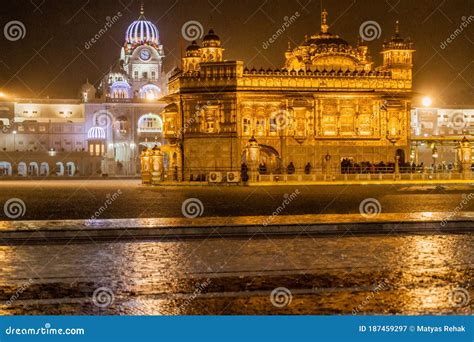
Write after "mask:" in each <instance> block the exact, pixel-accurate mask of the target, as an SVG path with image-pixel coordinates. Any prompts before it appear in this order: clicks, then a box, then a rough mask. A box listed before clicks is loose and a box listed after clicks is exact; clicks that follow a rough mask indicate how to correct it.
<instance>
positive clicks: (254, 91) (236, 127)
mask: <svg viewBox="0 0 474 342" xmlns="http://www.w3.org/2000/svg"><path fill="white" fill-rule="evenodd" d="M413 52H414V50H413V49H412V43H411V42H410V41H408V40H406V39H404V38H402V37H401V35H400V33H399V28H398V23H397V28H396V32H395V34H394V36H393V37H392V38H391V39H390V40H389V41H387V42H385V43H384V46H383V51H382V52H381V53H382V56H383V64H382V65H381V66H379V67H374V66H373V63H372V62H371V58H370V55H369V50H368V47H367V45H366V44H365V43H364V42H363V41H362V40H360V41H359V43H358V44H357V46H356V47H352V46H351V45H350V44H349V43H347V42H346V41H345V40H343V39H342V38H340V37H339V36H337V35H335V34H332V33H330V32H329V25H328V23H327V12H325V11H324V12H323V14H322V25H321V32H320V33H318V34H315V35H313V36H311V37H305V40H304V42H303V43H302V44H301V45H300V46H297V47H295V48H291V47H290V46H289V48H288V50H287V51H286V52H285V63H284V66H283V68H282V69H276V70H273V69H268V70H264V69H260V70H256V69H252V70H249V69H248V68H246V67H245V66H244V63H243V62H241V61H226V60H224V59H223V48H222V46H221V41H220V39H219V37H218V36H217V35H216V34H215V33H214V31H212V30H211V31H210V32H209V34H208V35H207V36H205V37H204V39H203V42H202V47H201V46H199V45H198V43H197V42H193V43H192V45H191V46H189V47H188V49H187V50H186V56H185V57H184V58H183V70H175V71H174V73H173V74H172V76H171V78H170V80H169V89H168V91H169V95H168V96H167V97H165V101H166V102H167V103H169V104H170V106H172V108H174V109H175V110H176V111H175V112H174V113H172V111H171V112H170V111H168V114H169V115H172V116H174V117H175V119H176V120H177V122H179V126H181V127H182V132H180V134H179V139H178V140H179V141H180V143H182V149H183V158H182V159H183V160H182V162H183V164H182V165H183V167H184V171H185V172H184V174H185V177H191V176H194V175H195V174H197V173H199V172H202V173H206V172H210V171H229V170H238V169H239V168H240V165H241V164H242V163H243V162H246V157H247V156H248V154H247V153H246V151H247V147H248V144H249V140H250V139H251V138H252V137H255V139H256V140H257V141H258V144H259V147H260V157H259V163H264V164H265V165H266V167H267V169H268V171H269V172H279V171H281V170H282V169H285V168H286V166H287V165H288V164H289V163H293V164H294V165H295V167H296V169H297V170H302V169H303V168H304V166H305V165H307V163H310V164H311V165H312V166H313V167H314V168H315V169H316V170H317V169H318V168H323V167H324V166H325V165H324V164H325V163H327V160H328V159H329V158H327V156H328V155H329V156H331V158H330V160H331V163H333V165H332V166H334V167H337V164H338V161H339V160H342V159H343V158H350V159H353V160H354V161H357V162H362V161H370V162H380V161H384V162H393V161H394V160H395V156H396V155H397V154H398V155H399V156H400V157H401V158H402V159H403V158H404V156H405V155H406V154H407V153H408V152H409V149H410V148H409V137H410V110H411V97H412V69H413V62H412V55H413ZM170 108H171V107H170ZM165 133H166V132H165Z"/></svg>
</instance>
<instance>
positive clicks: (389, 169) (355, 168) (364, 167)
mask: <svg viewBox="0 0 474 342" xmlns="http://www.w3.org/2000/svg"><path fill="white" fill-rule="evenodd" d="M454 168H455V167H454V165H453V164H451V163H450V164H446V163H440V164H438V165H429V166H425V164H424V163H420V164H415V163H402V162H400V164H399V172H400V173H423V172H427V171H434V172H452V171H454ZM395 169H396V168H395V162H383V161H381V162H380V163H372V162H369V161H365V162H360V163H356V162H354V161H353V160H351V159H343V160H342V161H341V165H340V171H341V174H380V173H387V174H390V173H395V171H396V170H395ZM242 171H244V172H245V173H247V172H248V167H247V165H246V164H243V165H242ZM258 172H259V174H261V175H266V174H269V173H273V174H288V175H294V174H297V173H301V172H304V174H306V175H310V174H312V173H313V166H312V165H311V163H307V164H306V165H305V167H304V169H303V170H300V169H298V170H297V169H296V167H295V164H294V163H293V162H290V163H289V164H288V166H287V167H286V168H280V169H278V170H272V171H271V172H270V171H269V170H268V167H267V165H266V164H265V163H263V162H262V163H260V164H259V167H258Z"/></svg>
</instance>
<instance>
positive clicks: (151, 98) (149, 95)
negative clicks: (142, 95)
mask: <svg viewBox="0 0 474 342" xmlns="http://www.w3.org/2000/svg"><path fill="white" fill-rule="evenodd" d="M146 99H147V100H148V101H155V100H156V97H155V94H153V93H148V94H146Z"/></svg>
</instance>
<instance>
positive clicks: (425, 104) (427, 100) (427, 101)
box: [421, 96, 433, 108]
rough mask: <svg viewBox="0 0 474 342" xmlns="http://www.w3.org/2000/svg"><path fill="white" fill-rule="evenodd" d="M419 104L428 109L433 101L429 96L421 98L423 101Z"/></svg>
mask: <svg viewBox="0 0 474 342" xmlns="http://www.w3.org/2000/svg"><path fill="white" fill-rule="evenodd" d="M421 103H422V105H423V107H425V108H429V107H431V106H432V105H433V100H432V99H431V97H429V96H425V97H423V99H422V100H421Z"/></svg>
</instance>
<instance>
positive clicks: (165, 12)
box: [0, 0, 474, 106]
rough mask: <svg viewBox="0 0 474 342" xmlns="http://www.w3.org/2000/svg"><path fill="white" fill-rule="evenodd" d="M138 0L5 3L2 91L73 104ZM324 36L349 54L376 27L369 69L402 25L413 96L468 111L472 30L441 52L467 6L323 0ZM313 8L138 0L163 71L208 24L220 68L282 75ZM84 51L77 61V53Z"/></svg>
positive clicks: (314, 20) (113, 50) (317, 7)
mask: <svg viewBox="0 0 474 342" xmlns="http://www.w3.org/2000/svg"><path fill="white" fill-rule="evenodd" d="M139 7H140V1H139V0H118V1H117V0H114V1H112V0H100V1H98V0H76V1H66V0H63V1H59V0H31V1H30V0H16V1H6V0H2V14H1V22H0V24H1V28H2V31H1V33H0V88H1V90H2V91H4V92H8V93H13V94H15V95H16V96H21V97H46V96H50V97H70V98H74V97H76V96H77V93H78V89H79V87H80V85H81V84H82V83H84V82H85V80H86V78H89V80H90V81H91V82H94V83H96V85H97V84H98V80H99V79H100V78H101V76H102V75H103V74H104V73H105V72H107V70H108V69H109V66H110V65H111V64H112V63H113V62H114V61H115V60H116V59H117V58H118V57H119V51H120V46H121V45H122V43H123V41H124V34H125V30H126V28H127V27H128V25H129V24H130V23H131V22H132V21H133V20H136V19H137V18H138V15H139ZM324 7H326V8H327V10H328V12H329V24H330V31H331V32H332V33H336V34H339V35H340V36H341V37H342V38H344V39H346V40H347V41H349V42H350V43H352V44H353V45H354V44H355V43H356V39H357V35H358V32H359V27H360V25H361V24H362V23H363V22H365V21H368V20H374V21H376V22H378V23H379V24H380V26H381V28H382V31H383V32H382V37H381V38H380V39H378V40H375V41H373V42H370V43H369V48H370V52H371V55H372V57H373V58H374V61H375V62H376V65H378V64H379V63H380V56H379V52H380V50H381V44H382V41H383V39H386V38H389V37H390V36H391V35H392V34H393V31H394V22H395V20H397V19H399V20H400V21H401V32H402V35H404V36H409V37H411V38H412V40H413V41H414V43H415V48H416V50H417V52H416V55H415V70H414V72H415V89H416V91H418V92H420V93H428V94H431V95H432V96H433V97H434V98H435V100H436V101H435V102H436V104H438V105H441V106H442V105H448V104H450V105H456V104H458V105H473V106H474V100H473V95H474V91H473V83H474V82H473V80H474V63H473V52H474V21H473V22H471V24H470V25H469V26H468V27H467V28H465V29H464V31H463V32H462V34H461V35H459V36H458V37H457V38H456V39H455V40H454V42H452V43H451V44H449V45H448V47H447V48H446V49H444V50H443V49H441V48H440V44H441V42H443V41H445V40H446V39H447V38H448V37H449V36H450V35H451V34H452V33H453V32H454V31H455V30H456V29H457V28H459V26H460V25H461V23H462V21H463V19H462V18H463V17H469V16H470V15H474V11H473V9H474V0H444V1H443V0H441V1H430V0H416V1H415V0H387V1H385V0H356V1H354V0H337V1H336V0H325V1H324ZM118 11H120V12H121V13H123V16H122V18H121V19H120V20H119V21H118V22H117V23H116V24H115V25H114V26H113V27H112V28H111V29H110V30H109V32H107V34H106V35H104V36H103V37H102V38H101V39H100V40H99V42H98V43H96V44H95V45H94V46H93V47H92V48H91V49H89V50H86V49H85V48H84V45H85V42H87V41H88V40H89V39H90V38H91V37H93V36H94V35H95V34H96V33H97V32H98V31H99V29H100V28H101V27H103V25H104V24H105V23H106V17H107V16H113V15H115V14H116V13H117V12H118ZM296 11H298V12H299V13H300V14H301V16H300V17H299V18H298V19H297V20H296V22H295V23H294V24H293V25H291V27H290V28H289V29H288V30H287V31H286V32H285V33H284V35H283V36H281V37H280V38H279V39H278V40H277V41H276V43H274V44H272V45H271V46H270V48H269V49H267V50H264V49H263V48H262V44H263V42H265V41H267V40H268V38H269V37H271V36H272V35H273V34H274V33H275V32H276V31H277V29H278V28H279V27H281V25H282V24H283V23H284V19H283V18H284V17H285V16H291V15H293V14H294V13H295V12H296ZM320 12H321V3H320V0H297V1H296V0H295V1H289V0H268V1H265V0H194V1H191V0H170V1H168V0H145V14H146V17H147V18H148V19H149V20H151V21H153V22H155V23H156V24H157V26H158V29H159V30H160V35H161V42H162V44H163V45H164V47H165V51H166V55H167V58H166V62H165V70H166V71H169V70H171V69H172V68H173V67H175V66H177V65H179V63H180V62H179V58H180V55H181V52H180V51H181V48H182V46H183V45H184V46H186V45H187V42H185V41H184V40H183V39H182V35H181V27H182V26H183V24H184V23H186V22H187V21H189V20H197V21H199V22H201V23H202V25H203V26H204V28H205V30H206V31H207V30H208V28H209V26H210V25H212V26H213V27H214V29H215V31H216V33H217V34H219V35H220V37H221V39H222V40H223V42H224V46H225V48H226V54H225V58H226V59H239V60H243V61H245V62H246V64H247V65H248V66H249V67H252V66H255V67H257V68H260V67H262V66H263V67H264V68H268V67H273V68H276V67H282V65H283V58H284V57H283V54H284V51H285V50H286V47H287V43H288V41H289V40H290V41H292V42H293V43H300V42H301V41H302V40H303V39H304V36H305V34H309V35H311V34H314V33H317V32H319V30H320ZM13 20H19V21H21V22H22V23H23V24H24V25H25V27H26V36H25V38H24V39H20V40H18V41H14V42H11V41H9V40H7V39H5V36H4V34H3V27H4V26H5V25H6V24H7V23H8V22H10V21H13ZM81 51H82V52H81Z"/></svg>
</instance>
